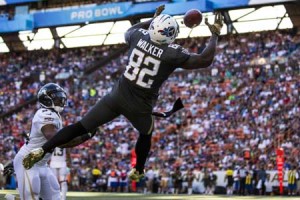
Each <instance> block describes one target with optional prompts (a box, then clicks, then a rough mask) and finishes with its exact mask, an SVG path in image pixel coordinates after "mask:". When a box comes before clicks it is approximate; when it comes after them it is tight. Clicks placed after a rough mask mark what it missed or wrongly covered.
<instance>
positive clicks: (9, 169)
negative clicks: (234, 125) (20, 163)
mask: <svg viewBox="0 0 300 200" xmlns="http://www.w3.org/2000/svg"><path fill="white" fill-rule="evenodd" d="M14 172H15V170H14V164H13V162H12V161H9V162H7V163H6V164H5V165H4V170H3V175H4V176H10V175H12V174H13V173H14Z"/></svg>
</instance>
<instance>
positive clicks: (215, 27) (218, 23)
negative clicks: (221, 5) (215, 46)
mask: <svg viewBox="0 0 300 200" xmlns="http://www.w3.org/2000/svg"><path fill="white" fill-rule="evenodd" d="M205 24H206V25H207V26H208V28H209V30H210V32H211V33H212V34H216V35H217V36H219V35H220V33H221V29H222V26H223V16H222V14H221V12H216V15H215V22H214V24H210V23H208V19H207V18H205Z"/></svg>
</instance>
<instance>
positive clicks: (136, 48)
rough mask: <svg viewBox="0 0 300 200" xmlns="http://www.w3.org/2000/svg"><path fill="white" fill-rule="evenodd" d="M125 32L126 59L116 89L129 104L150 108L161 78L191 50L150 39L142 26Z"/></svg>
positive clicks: (149, 110)
mask: <svg viewBox="0 0 300 200" xmlns="http://www.w3.org/2000/svg"><path fill="white" fill-rule="evenodd" d="M127 35H128V36H127V37H126V38H125V39H126V42H127V44H129V46H130V49H129V61H128V65H127V67H126V70H125V72H124V73H123V75H122V77H121V79H120V80H119V83H118V84H117V86H116V87H117V88H115V89H117V90H118V93H121V95H122V97H121V98H122V99H124V100H125V101H126V102H127V103H128V104H130V105H132V104H134V106H135V107H138V110H139V111H141V110H144V111H146V112H151V111H152V108H153V106H154V104H155V102H156V99H157V97H158V92H159V88H160V87H161V85H162V84H163V82H164V81H165V80H167V79H168V77H169V75H170V74H171V73H172V72H173V71H174V70H175V69H176V68H178V67H180V66H181V65H182V64H183V63H185V62H186V61H187V60H188V58H189V57H190V54H189V52H188V51H187V50H186V49H184V48H182V47H181V46H180V45H177V44H169V45H168V44H164V45H158V44H156V43H153V42H152V41H151V40H150V36H149V34H148V32H147V30H145V29H135V30H133V31H132V33H130V34H127ZM126 102H124V103H125V104H126ZM134 110H136V109H134Z"/></svg>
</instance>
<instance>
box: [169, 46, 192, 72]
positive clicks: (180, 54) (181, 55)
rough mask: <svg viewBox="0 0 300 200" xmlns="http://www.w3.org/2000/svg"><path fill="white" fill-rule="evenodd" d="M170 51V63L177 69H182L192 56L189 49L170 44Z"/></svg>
mask: <svg viewBox="0 0 300 200" xmlns="http://www.w3.org/2000/svg"><path fill="white" fill-rule="evenodd" d="M168 50H169V51H168V62H169V63H171V64H172V65H173V66H175V67H181V65H183V64H184V63H185V62H186V61H187V60H188V59H189V58H190V56H191V55H190V53H189V51H188V50H187V49H185V48H183V47H182V46H180V45H177V44H170V45H169V46H168Z"/></svg>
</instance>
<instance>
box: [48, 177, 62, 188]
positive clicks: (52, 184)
mask: <svg viewBox="0 0 300 200" xmlns="http://www.w3.org/2000/svg"><path fill="white" fill-rule="evenodd" d="M48 180H49V183H50V187H51V190H53V191H57V190H60V187H59V184H58V181H57V178H56V177H55V176H54V175H50V176H48Z"/></svg>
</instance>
